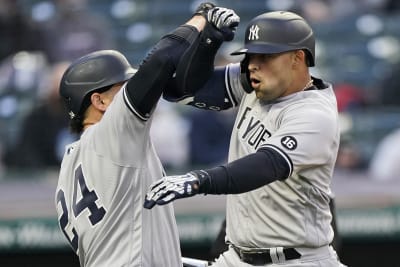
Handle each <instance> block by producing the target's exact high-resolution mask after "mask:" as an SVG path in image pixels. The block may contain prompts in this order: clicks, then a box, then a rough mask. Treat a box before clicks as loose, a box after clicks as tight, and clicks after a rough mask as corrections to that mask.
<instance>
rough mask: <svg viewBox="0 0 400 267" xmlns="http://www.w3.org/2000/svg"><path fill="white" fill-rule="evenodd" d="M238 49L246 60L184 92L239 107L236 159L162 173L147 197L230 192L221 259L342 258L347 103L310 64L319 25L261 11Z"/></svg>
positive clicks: (230, 263)
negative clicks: (338, 182)
mask: <svg viewBox="0 0 400 267" xmlns="http://www.w3.org/2000/svg"><path fill="white" fill-rule="evenodd" d="M233 55H244V59H243V60H242V61H241V63H240V64H229V65H227V66H225V67H222V68H216V69H215V72H214V74H213V76H212V77H211V78H210V80H208V82H207V84H206V85H205V86H204V87H202V88H201V89H200V90H199V91H197V92H196V93H195V95H194V96H191V97H190V98H184V99H178V98H177V99H175V100H180V101H184V102H186V103H189V104H191V105H194V106H196V107H204V108H208V109H212V110H222V109H227V108H231V107H235V106H238V113H237V117H236V121H235V124H234V127H233V130H232V136H231V142H230V149H229V160H228V161H229V163H228V164H225V165H222V166H218V167H215V168H210V169H203V170H194V171H190V172H188V173H186V174H183V175H175V176H166V177H164V178H161V179H160V180H158V181H157V182H155V183H154V184H153V185H152V186H151V187H150V188H149V191H148V193H147V195H146V199H145V202H144V206H145V207H146V208H149V209H151V208H153V207H154V206H155V205H164V204H166V203H169V202H171V201H173V200H175V199H179V198H185V197H190V196H193V195H196V194H199V193H201V194H228V196H227V211H226V220H227V221H226V224H227V228H226V237H225V240H226V242H227V243H228V244H229V249H228V250H227V251H226V252H224V253H223V254H221V255H220V256H219V258H218V259H217V260H216V262H215V263H214V264H213V265H212V266H215V267H238V266H239V267H240V266H243V267H245V266H287V267H289V266H290V267H294V266H307V267H317V266H324V267H333V266H335V267H336V266H343V265H342V264H341V263H340V261H339V260H338V258H337V254H336V252H335V250H334V249H333V248H332V247H331V246H330V245H329V244H330V243H331V241H332V239H333V230H332V227H331V224H330V222H331V220H332V214H331V212H330V209H329V200H330V197H331V195H332V192H331V188H330V184H331V178H332V173H333V169H334V165H335V160H336V155H337V151H338V145H339V127H338V111H337V104H336V99H335V95H334V92H333V89H332V85H331V84H329V83H327V82H325V81H323V80H321V79H319V78H316V77H313V76H311V75H310V73H309V67H312V66H314V64H315V39H314V34H313V31H312V29H311V27H310V26H309V24H308V23H307V22H306V21H305V20H304V19H303V18H302V17H300V16H299V15H297V14H295V13H292V12H285V11H275V12H268V13H264V14H261V15H259V16H257V17H255V18H254V19H252V20H251V21H250V23H249V24H248V26H247V29H246V32H245V43H244V47H243V48H241V49H239V50H238V51H235V52H234V53H233ZM193 65H196V62H193ZM165 97H166V98H167V99H169V100H171V101H173V100H174V98H173V97H171V96H170V95H165ZM155 209H157V208H155Z"/></svg>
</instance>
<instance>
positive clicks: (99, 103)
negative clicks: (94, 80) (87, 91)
mask: <svg viewBox="0 0 400 267" xmlns="http://www.w3.org/2000/svg"><path fill="white" fill-rule="evenodd" d="M90 101H91V103H92V105H93V106H94V107H95V108H96V109H98V110H100V111H102V112H104V111H106V109H107V105H106V104H105V102H104V100H103V96H102V95H101V94H100V93H97V92H94V93H93V94H92V95H91V96H90Z"/></svg>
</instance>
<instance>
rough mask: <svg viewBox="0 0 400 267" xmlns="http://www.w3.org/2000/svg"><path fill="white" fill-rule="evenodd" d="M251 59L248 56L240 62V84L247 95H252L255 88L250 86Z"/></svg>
mask: <svg viewBox="0 0 400 267" xmlns="http://www.w3.org/2000/svg"><path fill="white" fill-rule="evenodd" d="M248 67H249V57H248V56H247V54H246V56H245V57H244V59H243V60H242V61H241V62H240V82H241V84H242V86H243V89H244V91H245V92H246V93H248V94H250V93H251V92H253V90H254V89H253V87H251V84H250V73H249V68H248Z"/></svg>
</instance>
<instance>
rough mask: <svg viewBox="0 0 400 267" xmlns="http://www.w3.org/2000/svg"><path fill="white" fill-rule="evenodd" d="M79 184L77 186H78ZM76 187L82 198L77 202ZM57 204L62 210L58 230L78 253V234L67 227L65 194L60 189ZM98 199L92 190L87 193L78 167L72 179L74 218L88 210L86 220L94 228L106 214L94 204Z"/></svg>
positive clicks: (72, 228) (67, 215)
mask: <svg viewBox="0 0 400 267" xmlns="http://www.w3.org/2000/svg"><path fill="white" fill-rule="evenodd" d="M78 183H79V186H78ZM78 187H79V188H80V192H81V195H82V198H81V199H80V200H79V201H77V194H78ZM56 198H57V204H58V203H60V205H61V208H62V214H61V217H60V218H59V224H60V228H61V230H62V231H63V233H64V235H65V237H66V238H67V239H68V241H69V242H70V244H71V246H72V248H73V249H74V251H75V252H77V251H78V234H77V232H76V230H75V228H74V227H71V226H70V227H67V226H68V225H69V224H68V218H69V211H68V208H67V203H66V201H65V194H64V191H63V190H62V189H60V190H58V192H57V196H56ZM97 199H98V197H97V194H96V192H95V191H94V190H92V191H89V189H88V188H87V186H86V182H85V178H84V176H83V172H82V167H81V166H79V167H78V168H77V169H76V171H75V177H74V193H73V201H72V211H73V216H74V218H76V217H78V216H79V214H81V212H82V211H84V210H85V209H88V210H89V213H90V215H89V216H88V219H89V221H90V223H91V224H92V225H93V226H94V225H96V224H97V223H99V222H100V221H101V220H102V219H103V217H104V215H105V214H106V210H105V209H104V208H103V207H100V208H99V207H98V206H97V204H96V200H97Z"/></svg>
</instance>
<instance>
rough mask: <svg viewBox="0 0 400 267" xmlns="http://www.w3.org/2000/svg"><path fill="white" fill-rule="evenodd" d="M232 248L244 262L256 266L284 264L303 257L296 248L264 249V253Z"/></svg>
mask: <svg viewBox="0 0 400 267" xmlns="http://www.w3.org/2000/svg"><path fill="white" fill-rule="evenodd" d="M232 247H233V249H234V250H235V252H236V253H237V254H238V256H239V257H240V259H241V260H242V261H243V262H245V263H248V264H251V265H255V266H259V265H266V264H269V263H278V262H284V261H285V260H295V259H300V257H301V254H300V253H299V252H298V251H297V250H296V249H294V248H274V249H264V250H262V251H248V250H243V249H241V248H238V247H236V246H234V245H232ZM283 256H284V258H283Z"/></svg>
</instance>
